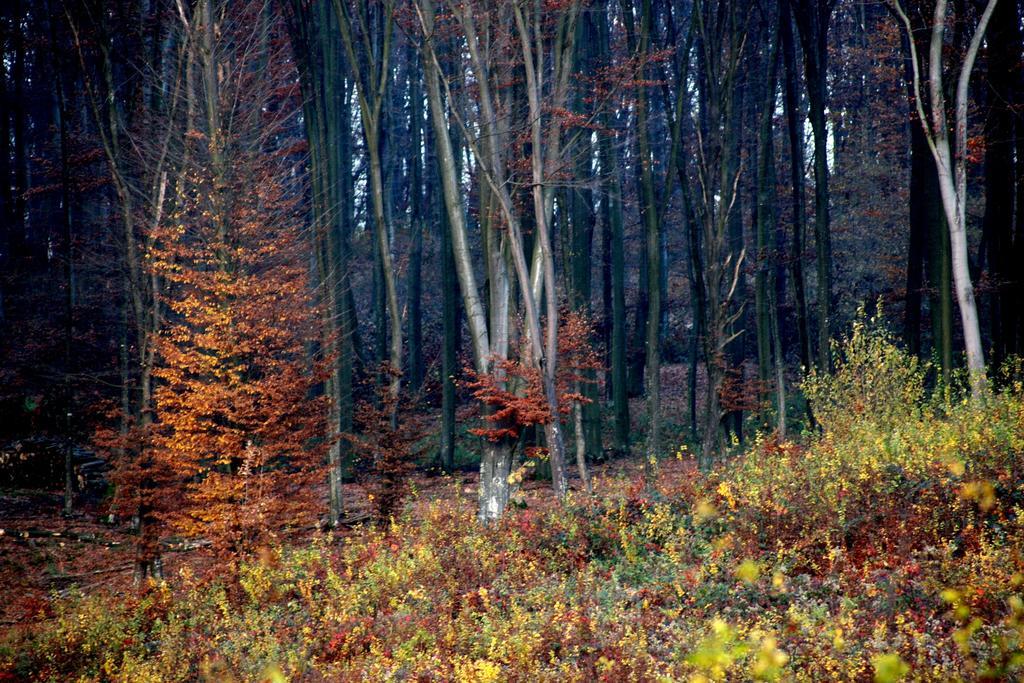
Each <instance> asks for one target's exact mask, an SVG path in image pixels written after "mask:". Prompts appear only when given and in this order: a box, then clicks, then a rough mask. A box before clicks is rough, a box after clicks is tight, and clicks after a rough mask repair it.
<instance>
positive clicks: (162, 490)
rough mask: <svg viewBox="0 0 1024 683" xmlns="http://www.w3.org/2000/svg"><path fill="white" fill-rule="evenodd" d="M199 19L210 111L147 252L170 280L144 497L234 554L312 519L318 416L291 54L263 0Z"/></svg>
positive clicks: (204, 9) (203, 9)
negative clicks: (293, 149) (295, 176)
mask: <svg viewBox="0 0 1024 683" xmlns="http://www.w3.org/2000/svg"><path fill="white" fill-rule="evenodd" d="M193 21H195V22H197V23H198V26H197V27H195V29H196V33H197V34H198V36H199V37H200V40H199V41H197V44H196V45H194V47H193V49H197V50H198V52H199V59H198V62H199V63H200V64H201V66H202V67H203V69H202V72H203V78H202V86H201V87H200V88H199V90H198V92H197V93H196V100H197V103H200V104H201V105H202V106H201V109H202V110H203V111H205V117H204V120H203V122H202V126H201V127H199V128H195V129H191V130H190V131H189V133H188V136H187V140H186V141H185V144H186V146H187V148H188V163H187V165H186V166H185V169H184V171H183V173H182V181H181V182H180V183H179V184H178V186H177V188H176V194H177V196H176V199H175V204H174V210H173V211H172V212H170V213H169V214H168V216H167V218H166V220H164V221H161V222H160V223H159V225H158V226H156V228H155V229H154V236H153V246H152V248H151V249H150V250H149V251H148V252H147V255H146V261H147V264H148V265H147V270H149V271H151V272H152V273H153V274H154V275H158V276H160V277H161V278H163V279H164V280H165V281H166V282H167V283H168V285H169V286H168V291H167V294H166V296H165V298H164V303H165V305H166V309H167V314H166V323H165V325H164V326H163V327H162V328H161V330H160V333H159V336H158V337H157V340H156V368H155V370H154V377H155V379H156V380H157V386H156V390H155V393H154V415H155V420H154V424H153V428H152V434H151V439H152V449H153V451H152V459H153V462H154V469H155V470H156V471H157V472H158V473H159V477H160V482H159V483H160V484H161V486H160V487H159V488H158V489H155V490H153V491H151V492H150V493H149V498H150V500H149V504H150V505H152V506H153V507H154V508H155V509H156V510H157V511H158V517H159V518H160V519H161V520H162V521H163V522H165V523H167V524H168V525H169V527H170V528H171V529H172V530H176V531H178V532H180V533H183V534H186V535H190V536H201V537H204V538H206V539H208V540H209V541H210V542H211V543H212V544H213V547H214V549H215V550H216V551H219V552H221V553H225V554H231V555H233V554H235V553H240V552H241V553H244V552H251V551H252V550H254V549H255V547H256V546H257V544H260V543H264V542H266V541H267V539H268V537H269V536H272V535H273V534H274V533H275V532H276V531H277V530H278V529H280V528H282V527H285V526H287V527H292V528H294V527H301V526H308V525H310V524H312V522H313V520H314V519H315V514H316V512H317V505H316V501H315V495H314V493H313V491H314V489H313V487H312V483H313V481H314V480H315V479H317V478H319V476H321V473H322V464H321V458H322V457H323V451H322V449H321V448H320V447H319V446H318V445H317V444H322V443H323V427H324V424H325V416H324V414H323V412H322V409H323V400H322V399H316V398H311V392H312V389H313V387H314V386H315V385H316V384H317V383H318V382H319V381H320V378H321V373H320V372H319V368H318V366H315V367H314V368H313V370H312V371H311V369H310V367H309V364H308V362H307V357H306V352H305V345H304V344H305V340H306V339H309V338H311V337H313V336H314V334H315V330H316V329H317V325H316V320H317V315H316V310H315V308H314V307H313V305H312V291H311V288H310V287H309V285H308V281H307V278H306V265H305V262H304V259H303V257H302V247H303V242H302V240H301V227H302V220H301V218H302V215H301V211H300V203H299V198H300V197H301V195H300V194H299V193H297V192H296V191H295V189H296V188H294V187H289V186H287V185H285V184H284V183H283V182H282V181H283V180H284V179H286V178H288V177H289V176H290V175H291V173H290V169H291V168H292V166H293V164H294V161H293V160H292V159H291V158H290V155H289V144H288V142H289V141H288V137H287V134H286V132H285V130H283V126H284V124H285V122H287V121H288V120H289V117H290V116H291V112H292V108H293V107H294V100H293V99H292V98H290V97H289V96H288V92H289V89H288V88H287V87H286V83H287V82H288V79H289V78H290V73H289V72H287V71H285V72H282V66H284V65H287V62H281V61H279V60H271V59H270V57H272V55H265V54H262V52H261V50H260V48H259V45H261V44H264V41H265V38H266V36H265V35H261V34H262V33H263V32H265V31H270V30H273V28H274V27H272V26H269V25H267V24H266V23H264V16H263V14H262V12H261V6H260V4H259V3H252V4H245V5H234V6H232V7H231V8H227V7H223V8H217V9H216V10H215V9H214V7H213V2H212V0H203V2H202V3H201V6H200V11H199V12H198V13H197V15H196V16H194V17H193ZM254 44H255V46H256V47H250V46H253V45H254ZM271 61H273V63H274V66H270V62H271ZM229 62H230V63H231V64H232V65H233V68H232V69H230V70H228V69H225V68H224V66H225V65H226V64H228V63H229ZM281 92H284V93H285V97H284V98H282V97H281V96H280V93H281Z"/></svg>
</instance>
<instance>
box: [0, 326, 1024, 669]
mask: <svg viewBox="0 0 1024 683" xmlns="http://www.w3.org/2000/svg"><path fill="white" fill-rule="evenodd" d="M836 370H837V371H836V374H835V376H834V377H831V378H825V377H820V376H812V378H811V379H809V380H808V384H807V387H806V390H807V393H808V396H809V397H810V398H811V401H812V405H813V406H814V410H815V414H816V415H817V416H818V419H819V422H820V425H821V428H822V429H821V431H820V433H817V434H813V435H809V436H807V437H806V438H804V439H803V440H802V441H801V442H798V443H795V442H782V443H779V442H775V441H771V440H769V439H761V440H759V441H758V442H757V443H755V444H754V445H753V446H752V447H751V448H750V449H749V450H748V452H747V453H746V454H745V455H742V456H740V457H738V458H736V459H734V460H732V461H729V462H726V463H724V464H723V465H722V466H721V467H719V468H718V469H717V470H716V471H714V472H713V473H711V474H710V475H708V476H706V477H699V476H697V475H696V471H695V469H693V468H691V467H689V465H688V464H687V463H683V464H681V465H679V464H677V466H678V467H679V468H680V470H681V471H679V472H678V473H677V475H676V476H675V477H666V478H664V479H662V480H661V481H659V482H658V485H657V487H656V489H655V490H654V491H653V492H652V491H651V490H649V489H648V487H646V486H644V485H643V483H642V481H641V480H640V479H639V478H635V479H617V480H613V481H611V482H606V483H605V484H604V485H603V486H602V487H601V488H600V489H599V491H600V492H601V496H600V498H599V499H598V500H597V501H595V502H590V501H589V500H588V501H587V502H586V503H582V502H573V501H570V503H569V504H568V505H567V506H566V507H565V508H557V507H551V508H526V509H523V510H520V511H517V512H515V513H513V514H509V515H508V516H507V517H506V518H505V519H503V520H502V521H501V523H500V524H496V525H492V526H488V527H481V526H479V525H477V524H475V522H474V517H473V510H472V509H470V507H471V506H470V505H460V504H459V503H457V502H455V501H458V500H459V489H456V488H454V487H453V491H452V492H451V495H450V496H449V497H447V498H442V499H440V500H438V501H435V502H433V503H431V504H428V505H423V506H420V507H419V508H418V509H416V511H415V512H413V511H411V510H409V509H407V510H406V511H405V512H404V513H401V514H398V513H396V514H395V515H393V516H389V519H390V521H389V522H386V523H384V524H380V525H376V526H370V527H367V528H365V529H363V530H361V531H358V532H356V533H354V534H352V535H349V536H346V537H345V538H341V539H335V538H332V537H331V536H329V535H328V536H322V537H318V538H316V539H314V540H313V541H312V542H311V543H310V544H308V545H306V546H304V547H284V548H279V549H272V550H271V549H265V550H264V551H262V552H261V553H260V554H259V556H258V557H255V558H253V559H251V560H249V561H245V562H242V563H240V565H239V570H238V571H237V573H235V574H233V575H232V576H231V577H223V576H217V575H212V576H193V575H192V574H191V573H190V572H189V571H187V570H186V571H184V573H182V574H181V575H179V576H177V577H175V578H174V579H173V581H172V583H171V584H167V585H162V586H159V587H156V588H154V589H153V590H152V591H151V592H150V593H149V594H147V595H146V596H144V597H141V598H133V599H131V600H128V601H125V602H117V601H112V600H111V598H110V597H109V596H105V595H102V594H98V595H76V596H73V597H71V598H67V599H60V600H55V602H54V610H53V615H52V617H51V618H49V619H46V620H43V621H41V622H40V623H38V624H36V625H34V626H27V627H24V628H21V629H18V630H16V631H14V632H12V633H10V634H9V635H8V636H7V638H6V640H5V641H4V642H3V644H2V645H0V671H3V670H7V671H10V672H12V675H14V676H15V677H16V678H17V679H29V680H53V681H66V680H111V681H176V680H197V679H200V680H202V679H206V680H230V679H235V680H268V681H274V682H275V683H276V682H277V681H281V680H306V679H313V680H318V679H325V680H332V681H334V680H337V681H367V680H374V681H376V680H398V681H401V680H410V681H411V680H458V681H531V682H532V681H631V680H634V681H661V680H672V681H675V680H693V681H702V680H786V681H791V680H792V681H823V680H828V681H864V680H879V681H896V680H919V681H954V680H1012V679H1015V678H1016V679H1019V678H1020V676H1021V674H1022V666H1024V594H1022V586H1024V522H1022V517H1021V513H1022V511H1024V487H1022V475H1024V472H1022V471H1021V468H1022V466H1024V458H1022V455H1021V454H1022V453H1024V391H1022V387H1021V385H1020V383H1019V382H1013V381H1009V382H1006V383H1005V389H1003V390H1002V391H1000V392H999V393H995V394H993V395H992V396H991V397H990V398H989V399H988V400H987V401H986V402H984V403H972V402H968V401H957V402H954V401H947V398H946V397H944V396H943V397H936V396H932V395H930V394H929V392H928V391H926V390H925V388H924V383H923V371H924V369H923V368H922V367H920V366H919V365H918V364H917V363H916V361H914V360H913V359H912V358H910V357H908V356H907V355H906V354H904V353H903V352H902V351H901V350H900V349H899V348H898V347H897V346H896V345H895V343H894V342H893V340H892V339H891V338H890V337H889V336H888V335H887V334H886V333H884V331H882V330H881V328H880V327H879V325H878V323H877V322H875V323H873V322H871V321H868V320H863V319H862V320H861V321H859V323H858V325H856V326H855V327H854V329H853V331H852V332H851V335H850V336H849V337H848V338H847V339H846V340H845V341H844V343H843V344H842V345H840V346H839V347H837V360H836ZM894 401H895V402H898V403H899V405H879V404H880V403H886V402H894Z"/></svg>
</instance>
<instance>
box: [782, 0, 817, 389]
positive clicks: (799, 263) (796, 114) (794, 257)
mask: <svg viewBox="0 0 1024 683" xmlns="http://www.w3.org/2000/svg"><path fill="white" fill-rule="evenodd" d="M779 41H780V43H781V45H782V59H783V63H784V64H785V74H786V77H785V79H784V81H783V86H784V87H783V105H784V109H785V113H786V131H787V133H788V136H789V171H790V187H791V189H792V195H791V197H792V213H793V216H792V225H793V236H792V241H791V242H790V259H789V260H790V264H791V265H790V267H791V269H792V275H791V277H792V280H793V300H794V306H795V309H796V328H797V335H798V337H799V341H800V363H801V364H802V365H803V367H804V368H807V369H809V368H810V367H811V362H812V360H811V359H812V358H813V357H814V353H813V351H812V349H811V346H812V342H811V333H810V326H809V323H808V315H807V294H806V292H807V286H806V283H805V280H804V265H803V264H804V260H803V259H804V234H805V232H806V231H805V229H804V226H805V225H806V223H807V218H806V212H805V209H804V130H803V114H802V112H801V108H800V92H799V90H798V85H799V80H798V78H799V77H798V73H797V63H796V45H795V43H794V37H793V20H792V17H791V15H790V5H789V0H779Z"/></svg>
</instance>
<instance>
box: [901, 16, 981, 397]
mask: <svg viewBox="0 0 1024 683" xmlns="http://www.w3.org/2000/svg"><path fill="white" fill-rule="evenodd" d="M996 1H997V0H989V1H988V3H987V4H986V5H985V9H984V11H983V12H982V15H981V18H980V20H979V21H978V25H977V27H976V28H975V30H974V34H973V36H972V37H971V41H970V44H969V46H968V48H967V52H966V53H965V54H964V57H963V63H962V64H961V66H960V71H959V74H958V76H957V79H956V99H955V102H956V105H955V110H954V118H953V147H952V148H951V147H950V130H949V122H948V118H947V110H946V99H945V93H944V91H943V78H942V71H943V60H942V48H943V36H944V34H945V26H946V10H947V3H946V0H937V2H936V4H935V13H934V16H933V19H932V35H931V41H930V43H929V51H928V52H929V54H928V103H929V104H930V105H931V117H930V118H929V117H926V116H925V112H924V104H923V100H922V93H921V69H920V65H919V60H918V56H917V46H916V43H915V42H914V39H913V28H912V27H911V23H910V19H909V18H908V17H907V14H906V12H905V11H904V10H903V7H902V6H901V5H900V3H899V2H898V0H894V3H893V5H894V8H895V11H896V14H897V15H898V16H899V18H900V21H902V22H903V27H904V29H905V30H906V31H907V35H908V43H909V46H910V55H911V64H912V70H913V87H914V101H915V103H916V105H917V115H918V118H919V119H920V122H921V126H922V128H923V129H924V133H925V139H926V140H927V142H928V148H929V149H930V150H931V153H932V157H933V158H934V160H935V168H936V170H937V172H938V175H939V190H940V192H941V195H942V206H943V209H944V211H945V213H946V221H947V223H948V225H949V240H950V255H951V261H952V270H953V280H954V283H955V286H956V298H957V303H958V304H959V307H960V323H961V325H962V327H963V332H964V346H965V347H966V351H967V370H968V373H969V374H970V383H971V395H972V396H973V397H974V398H975V399H976V400H977V399H980V398H981V397H982V396H983V395H984V394H985V392H986V385H987V378H986V373H985V353H984V349H983V348H982V343H981V328H980V325H979V322H978V307H977V303H976V302H975V299H974V287H973V285H972V283H971V273H970V268H969V263H968V255H967V166H966V164H967V97H968V88H969V86H970V80H971V72H972V71H973V70H974V61H975V59H976V58H977V56H978V50H979V49H980V48H981V41H982V39H983V37H984V35H985V29H986V28H987V27H988V22H989V19H991V18H992V13H993V11H994V10H995V6H996Z"/></svg>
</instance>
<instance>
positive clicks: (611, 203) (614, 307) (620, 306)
mask: <svg viewBox="0 0 1024 683" xmlns="http://www.w3.org/2000/svg"><path fill="white" fill-rule="evenodd" d="M595 10H596V12H597V13H598V15H604V14H605V13H606V12H607V10H608V0H600V4H599V5H598V7H596V8H595ZM597 30H598V36H597V46H598V57H597V59H598V61H599V62H600V63H601V64H608V63H609V60H610V54H611V52H610V42H609V41H610V37H609V29H608V26H607V23H606V22H603V21H601V22H598V27H597ZM600 120H601V123H602V125H603V126H604V128H605V130H604V131H602V133H601V135H600V136H599V137H598V157H599V162H600V168H601V186H602V188H603V196H602V199H601V212H602V218H601V221H602V224H603V226H604V229H605V231H606V232H607V235H608V237H607V244H608V247H607V248H608V255H607V257H606V258H607V259H608V279H609V280H610V283H609V285H608V287H607V288H608V290H609V298H610V308H611V325H610V328H611V329H610V333H609V337H610V340H609V341H610V353H609V359H610V363H609V373H608V375H609V379H610V381H609V384H610V385H611V397H612V411H613V415H614V419H613V433H614V436H613V444H612V448H613V451H614V453H615V454H616V455H617V456H619V457H621V456H625V455H627V454H628V453H629V428H630V425H629V395H628V391H629V386H628V373H627V366H626V274H625V249H624V244H623V239H624V237H623V232H624V231H623V219H622V189H621V186H620V183H619V168H618V160H617V158H616V151H615V149H614V148H613V143H614V128H613V126H614V119H613V116H612V115H611V114H610V113H608V112H602V113H601V115H600Z"/></svg>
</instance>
